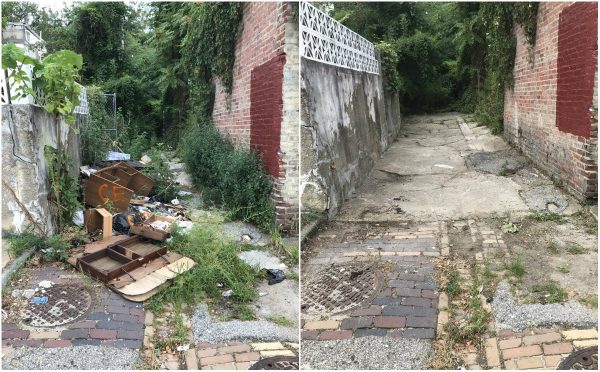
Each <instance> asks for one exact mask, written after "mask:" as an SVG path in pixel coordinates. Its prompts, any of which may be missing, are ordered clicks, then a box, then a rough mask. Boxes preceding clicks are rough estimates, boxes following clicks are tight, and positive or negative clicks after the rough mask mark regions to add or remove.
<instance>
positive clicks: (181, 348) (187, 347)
mask: <svg viewBox="0 0 600 372" xmlns="http://www.w3.org/2000/svg"><path fill="white" fill-rule="evenodd" d="M189 348H190V344H185V345H179V346H177V351H188V350H189Z"/></svg>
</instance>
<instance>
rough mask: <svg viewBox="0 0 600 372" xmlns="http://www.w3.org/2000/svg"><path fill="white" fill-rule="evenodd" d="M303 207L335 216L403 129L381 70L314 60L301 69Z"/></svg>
mask: <svg viewBox="0 0 600 372" xmlns="http://www.w3.org/2000/svg"><path fill="white" fill-rule="evenodd" d="M301 98H302V105H301V110H302V111H301V151H302V153H301V154H302V155H301V156H302V160H301V167H302V169H301V184H300V195H301V208H302V211H303V213H304V212H305V211H310V212H315V213H320V212H326V213H327V215H328V216H329V217H330V218H331V217H333V216H334V215H335V214H336V213H337V211H338V210H339V208H340V206H341V205H342V203H343V202H344V200H346V199H347V198H349V197H350V196H351V194H352V192H353V191H354V190H355V189H356V188H357V187H358V186H359V185H360V184H361V183H362V182H363V180H364V179H365V178H366V176H367V175H368V174H369V172H370V171H371V169H372V168H373V165H374V164H375V161H376V160H377V159H378V158H379V157H380V156H381V154H382V153H383V151H385V150H386V149H387V148H388V147H389V145H390V144H391V143H392V142H393V140H394V139H395V138H396V136H397V134H398V131H399V130H400V102H399V99H398V96H397V95H389V94H386V93H384V90H383V79H382V77H381V75H376V74H370V73H366V72H360V71H355V70H351V69H347V68H342V67H336V66H333V65H328V64H325V63H321V62H316V61H312V60H308V59H303V60H302V71H301Z"/></svg>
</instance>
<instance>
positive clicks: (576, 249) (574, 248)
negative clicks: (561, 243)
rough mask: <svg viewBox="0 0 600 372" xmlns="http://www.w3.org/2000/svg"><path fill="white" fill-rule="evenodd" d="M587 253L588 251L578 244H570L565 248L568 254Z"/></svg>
mask: <svg viewBox="0 0 600 372" xmlns="http://www.w3.org/2000/svg"><path fill="white" fill-rule="evenodd" d="M587 252H588V250H587V249H585V248H583V247H582V246H580V245H579V244H570V245H569V246H568V247H567V253H569V254H586V253H587Z"/></svg>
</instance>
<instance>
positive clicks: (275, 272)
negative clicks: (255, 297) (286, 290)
mask: <svg viewBox="0 0 600 372" xmlns="http://www.w3.org/2000/svg"><path fill="white" fill-rule="evenodd" d="M267 275H269V285H273V284H277V283H281V282H283V280H284V279H285V273H284V272H283V270H279V269H267Z"/></svg>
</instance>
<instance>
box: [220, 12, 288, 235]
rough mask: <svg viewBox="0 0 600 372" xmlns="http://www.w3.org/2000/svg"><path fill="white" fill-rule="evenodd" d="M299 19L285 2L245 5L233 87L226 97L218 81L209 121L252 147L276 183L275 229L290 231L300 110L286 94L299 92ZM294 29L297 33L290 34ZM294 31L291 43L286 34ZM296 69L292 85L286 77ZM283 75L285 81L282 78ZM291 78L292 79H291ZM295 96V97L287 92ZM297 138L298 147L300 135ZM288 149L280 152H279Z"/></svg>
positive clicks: (237, 42) (234, 140)
mask: <svg viewBox="0 0 600 372" xmlns="http://www.w3.org/2000/svg"><path fill="white" fill-rule="evenodd" d="M295 17H297V16H296V15H295V14H294V12H293V9H292V5H291V4H290V3H287V2H248V3H244V14H243V19H242V30H241V33H240V35H239V37H238V39H237V41H236V47H235V63H234V66H233V87H232V92H231V94H230V95H228V94H227V93H226V92H225V90H224V88H223V86H222V84H221V83H220V82H219V81H218V79H216V82H215V83H216V93H215V104H214V108H213V115H212V116H213V122H214V124H215V126H216V127H217V128H219V129H220V130H221V131H222V132H224V133H227V134H228V136H229V138H231V140H232V141H233V142H234V143H235V144H236V145H237V146H243V147H252V148H253V149H254V150H256V151H257V152H258V153H259V155H260V156H261V158H262V160H263V165H264V166H265V170H266V171H267V173H269V174H270V175H271V176H273V179H274V191H273V195H272V199H273V201H274V203H275V207H276V209H277V221H276V222H277V225H278V226H279V227H280V228H282V229H284V230H290V228H292V227H293V225H294V223H295V221H296V220H297V214H298V213H297V211H298V208H297V204H298V197H297V187H296V193H293V192H290V191H289V190H290V189H291V188H292V187H294V185H297V180H296V179H295V178H297V174H298V172H297V170H294V167H296V168H297V166H298V160H297V157H298V153H297V151H296V152H295V153H294V151H293V150H292V149H291V148H290V146H289V142H290V140H293V139H292V138H291V137H294V136H293V132H294V131H296V132H297V131H298V120H297V119H296V120H295V122H294V120H293V112H294V111H296V118H297V112H298V110H299V109H298V105H297V101H296V102H295V103H294V99H293V97H290V93H288V90H290V89H293V90H295V91H296V94H297V90H298V83H297V81H298V78H297V74H298V73H297V71H298V68H297V67H294V65H296V66H297V65H298V63H299V62H298V56H297V51H296V52H293V51H292V49H291V46H290V44H293V45H295V49H296V50H297V48H298V46H297V45H298V43H297V37H298V36H297V35H298V34H297V28H298V26H297V23H296V22H297V21H296V20H295ZM294 30H296V31H294ZM294 32H295V35H296V36H295V39H294V38H293V37H291V36H290V35H293V34H294ZM294 68H295V70H296V80H295V81H296V82H295V83H293V81H292V82H290V79H291V78H290V77H289V76H288V75H289V73H290V71H292V70H293V69H294ZM286 76H287V77H286ZM292 80H293V79H292ZM291 95H292V96H293V93H291ZM295 138H296V146H295V147H296V148H297V147H298V146H297V140H298V136H297V135H296V136H295ZM284 147H285V148H286V149H287V150H286V151H284V150H283V148H284Z"/></svg>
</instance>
